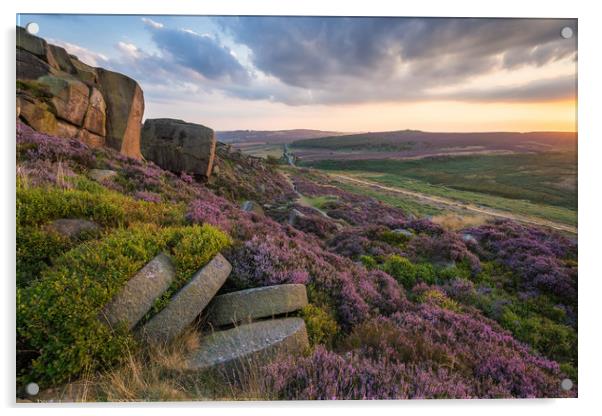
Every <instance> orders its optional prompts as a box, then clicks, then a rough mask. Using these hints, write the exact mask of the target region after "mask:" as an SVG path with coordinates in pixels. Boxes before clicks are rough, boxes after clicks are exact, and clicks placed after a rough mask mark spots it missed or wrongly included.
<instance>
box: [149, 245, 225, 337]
mask: <svg viewBox="0 0 602 416" xmlns="http://www.w3.org/2000/svg"><path fill="white" fill-rule="evenodd" d="M231 270H232V266H231V265H230V263H229V262H228V260H226V258H225V257H224V256H222V255H221V254H219V253H218V254H217V255H216V256H215V257H214V258H213V259H212V260H211V261H210V262H209V263H207V264H206V265H205V266H204V267H203V268H201V269H200V270H199V271H198V272H196V273H195V274H194V275H193V276H192V278H191V279H190V281H189V282H188V283H187V284H186V286H184V287H183V288H182V289H180V290H179V291H178V293H176V294H175V295H174V296H173V297H172V298H171V300H170V302H169V304H168V305H167V306H166V307H165V308H163V309H162V310H161V311H160V312H159V313H157V314H156V315H155V316H153V317H152V318H151V319H150V321H148V322H147V323H146V324H145V325H144V326H143V327H142V328H140V334H141V335H142V336H143V337H144V338H145V339H146V340H147V341H148V342H150V343H167V342H169V341H171V340H172V339H174V338H175V337H177V336H178V335H180V334H181V333H182V332H183V331H184V329H185V328H186V327H187V326H188V325H190V324H191V323H192V321H194V319H195V318H196V317H197V316H199V315H200V313H201V311H202V310H203V309H204V308H205V306H207V304H208V303H209V302H210V301H211V299H213V297H214V296H215V294H216V293H217V291H218V290H219V288H220V287H222V285H223V284H224V282H225V281H226V278H227V277H228V275H229V274H230V271H231Z"/></svg>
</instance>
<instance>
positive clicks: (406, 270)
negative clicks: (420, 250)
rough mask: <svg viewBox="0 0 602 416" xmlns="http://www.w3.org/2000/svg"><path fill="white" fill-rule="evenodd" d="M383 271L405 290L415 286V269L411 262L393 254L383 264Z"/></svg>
mask: <svg viewBox="0 0 602 416" xmlns="http://www.w3.org/2000/svg"><path fill="white" fill-rule="evenodd" d="M383 270H384V271H385V272H386V273H389V274H390V275H391V276H393V277H394V278H395V279H396V280H397V281H398V282H399V283H401V284H402V285H403V287H405V288H406V289H411V288H412V287H414V285H415V284H416V269H415V267H414V265H413V264H412V262H411V261H410V260H408V259H406V258H405V257H401V256H398V255H396V254H393V255H391V256H389V257H388V258H387V260H386V261H385V263H384V264H383Z"/></svg>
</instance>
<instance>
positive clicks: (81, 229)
mask: <svg viewBox="0 0 602 416" xmlns="http://www.w3.org/2000/svg"><path fill="white" fill-rule="evenodd" d="M48 228H50V229H51V230H52V231H54V232H57V233H59V234H60V235H62V236H64V237H67V238H76V237H80V236H82V235H83V234H88V233H95V232H97V231H99V230H100V228H99V227H98V225H96V224H95V223H93V222H92V221H88V220H84V219H78V218H61V219H59V220H54V221H52V222H51V223H50V224H48Z"/></svg>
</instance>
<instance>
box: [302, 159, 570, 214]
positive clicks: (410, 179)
mask: <svg viewBox="0 0 602 416" xmlns="http://www.w3.org/2000/svg"><path fill="white" fill-rule="evenodd" d="M308 165H309V166H312V167H314V168H318V169H324V170H329V171H339V172H341V173H347V174H349V173H352V174H354V176H358V177H362V178H364V179H367V180H370V181H373V182H376V183H380V184H383V185H387V186H393V187H399V188H403V189H407V190H411V191H416V192H421V193H425V194H430V195H435V196H441V197H446V198H451V199H454V200H457V201H462V202H466V203H472V204H476V205H482V206H486V207H490V208H495V209H501V210H504V211H509V212H513V213H517V214H522V215H528V216H534V217H539V218H543V219H547V220H551V221H556V222H561V223H563V224H569V225H576V223H577V160H576V154H575V153H574V152H573V153H569V152H566V153H539V154H517V155H503V156H463V157H454V158H451V157H444V158H441V157H438V158H427V159H419V160H354V161H329V160H325V161H319V162H314V163H311V164H308Z"/></svg>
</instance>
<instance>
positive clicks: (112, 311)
mask: <svg viewBox="0 0 602 416" xmlns="http://www.w3.org/2000/svg"><path fill="white" fill-rule="evenodd" d="M175 276H176V269H175V267H174V265H173V263H172V261H171V259H170V258H169V257H168V256H167V255H166V254H164V253H161V254H159V255H158V256H157V257H155V258H154V259H152V260H151V261H150V262H148V263H147V264H146V266H144V267H143V268H142V269H141V270H140V271H139V272H138V273H136V275H134V277H132V278H131V279H130V280H128V282H127V283H126V284H125V286H124V287H123V288H122V289H121V290H120V291H119V293H117V295H115V296H114V297H113V299H112V300H111V301H110V302H109V303H108V304H107V305H106V306H105V307H104V309H103V311H102V316H103V317H104V319H105V320H106V321H107V323H108V324H109V325H111V326H115V325H117V324H119V323H123V324H125V325H126V327H127V328H128V329H132V328H133V327H134V326H135V325H136V324H137V323H138V322H139V321H140V319H142V318H143V317H144V315H146V313H147V312H148V311H149V310H150V309H151V307H152V306H153V304H154V302H155V300H156V299H157V298H158V297H159V296H161V295H162V294H163V293H164V292H165V291H166V290H167V288H168V287H169V285H171V283H172V282H173V280H174V278H175Z"/></svg>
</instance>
